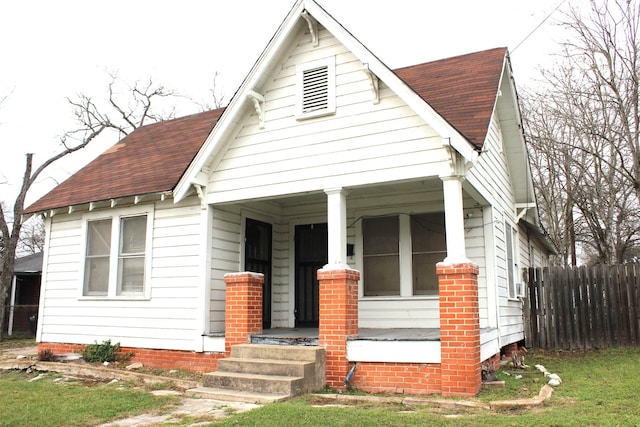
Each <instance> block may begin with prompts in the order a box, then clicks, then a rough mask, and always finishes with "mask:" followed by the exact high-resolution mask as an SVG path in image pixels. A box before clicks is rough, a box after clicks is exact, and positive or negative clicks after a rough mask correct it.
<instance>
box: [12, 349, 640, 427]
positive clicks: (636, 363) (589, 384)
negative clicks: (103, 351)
mask: <svg viewBox="0 0 640 427" xmlns="http://www.w3.org/2000/svg"><path fill="white" fill-rule="evenodd" d="M525 362H526V363H527V365H529V366H530V368H529V369H528V370H524V371H521V370H517V371H516V370H512V369H510V368H508V367H507V368H505V369H503V370H501V371H500V372H499V373H498V376H499V379H502V380H505V381H506V383H507V386H506V387H505V388H504V389H500V390H483V391H482V392H481V393H480V395H479V396H478V398H477V400H479V401H481V402H490V401H494V400H506V399H517V398H528V397H533V396H534V395H536V394H537V393H538V391H539V390H540V388H541V387H542V385H544V384H545V382H546V381H545V379H544V377H543V376H542V374H541V373H540V372H538V371H537V370H536V369H535V368H534V367H533V366H534V365H536V364H542V365H544V366H545V367H546V368H547V370H548V371H549V372H552V373H556V374H558V375H559V376H560V377H561V378H562V381H563V383H562V385H561V386H559V387H556V390H555V392H554V393H553V396H552V397H551V398H550V399H549V400H548V401H546V402H545V403H544V404H543V405H542V406H538V407H535V408H533V409H518V410H501V411H488V410H477V409H475V410H474V409H443V408H440V407H428V406H422V405H415V406H408V405H402V404H378V403H366V404H363V403H359V404H353V405H348V406H328V405H326V404H322V405H318V403H319V399H317V398H315V397H314V396H303V397H299V398H296V399H292V400H290V401H288V402H283V403H274V404H269V405H265V406H263V407H262V408H259V409H255V410H252V411H249V412H245V413H241V414H231V413H230V414H229V416H228V417H227V418H226V419H224V420H221V421H219V422H216V423H213V424H209V425H216V426H234V425H239V426H266V427H269V426H277V427H287V426H349V427H353V426H379V425H380V426H413V425H415V426H424V425H429V426H484V425H491V426H519V427H522V426H640V403H639V402H638V400H639V399H640V349H637V348H634V349H614V350H602V351H590V352H553V353H545V352H541V351H531V352H529V354H528V355H527V358H526V361H525ZM516 375H521V376H522V378H520V379H516ZM35 376H36V373H31V374H27V373H24V372H15V371H8V372H2V371H0V426H34V425H43V426H44V425H46V426H86V425H96V424H99V423H103V422H107V421H109V420H113V419H117V418H122V417H124V416H126V415H133V414H140V413H160V414H162V413H167V412H168V411H169V410H170V407H171V406H172V405H173V404H175V403H176V398H175V397H155V396H153V395H151V394H149V393H147V392H146V391H144V390H140V389H134V388H127V387H126V385H125V387H123V385H122V383H118V384H104V383H99V382H89V381H82V380H79V381H71V382H54V379H55V378H56V377H57V376H56V375H54V374H46V376H45V377H44V378H43V379H41V380H39V381H34V382H29V381H28V380H29V379H30V378H33V377H35ZM356 376H357V371H356ZM434 397H439V396H434ZM180 425H189V420H188V419H185V421H184V423H182V424H180Z"/></svg>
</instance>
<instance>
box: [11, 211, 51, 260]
mask: <svg viewBox="0 0 640 427" xmlns="http://www.w3.org/2000/svg"><path fill="white" fill-rule="evenodd" d="M44 239H45V231H44V221H43V220H42V218H41V217H40V216H33V217H31V218H29V219H28V220H27V221H25V222H24V223H23V224H22V230H20V241H19V242H18V248H17V252H18V253H20V254H22V255H33V254H37V253H39V252H42V251H43V250H44Z"/></svg>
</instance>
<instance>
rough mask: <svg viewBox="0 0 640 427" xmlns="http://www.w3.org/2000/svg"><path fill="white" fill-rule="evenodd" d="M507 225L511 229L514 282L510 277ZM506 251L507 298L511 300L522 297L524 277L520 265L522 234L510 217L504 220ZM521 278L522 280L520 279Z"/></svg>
mask: <svg viewBox="0 0 640 427" xmlns="http://www.w3.org/2000/svg"><path fill="white" fill-rule="evenodd" d="M507 227H508V228H509V230H510V231H511V260H512V263H513V265H512V266H511V268H513V283H511V281H510V278H509V253H508V251H509V248H508V245H507V231H508V230H507ZM504 233H505V234H504V251H505V275H506V282H507V298H508V299H510V300H517V299H518V297H520V296H521V295H520V292H519V289H520V287H521V286H520V285H519V282H520V281H522V279H521V278H520V277H519V267H518V266H519V265H520V250H519V247H520V235H519V233H518V228H517V227H516V226H515V225H514V224H513V223H512V222H511V221H509V220H508V219H506V218H505V220H504ZM519 278H520V280H518V279H519Z"/></svg>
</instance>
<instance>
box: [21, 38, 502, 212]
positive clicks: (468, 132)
mask: <svg viewBox="0 0 640 427" xmlns="http://www.w3.org/2000/svg"><path fill="white" fill-rule="evenodd" d="M506 54H507V50H506V49H505V48H497V49H491V50H486V51H482V52H476V53H472V54H468V55H463V56H457V57H454V58H448V59H443V60H439V61H435V62H428V63H425V64H420V65H414V66H411V67H406V68H401V69H398V70H395V73H396V74H397V75H398V77H400V78H401V79H402V80H403V81H404V82H405V83H406V84H407V85H408V86H409V87H411V88H412V89H413V90H414V91H415V92H416V93H417V94H418V95H419V96H420V97H422V99H424V100H425V101H426V102H428V103H429V105H431V107H433V108H434V109H435V110H436V111H437V112H438V114H440V115H441V116H442V117H443V118H444V119H445V120H447V121H448V122H449V124H451V125H452V126H453V127H454V128H456V129H457V130H458V131H459V132H460V133H461V134H462V135H464V136H465V137H466V138H467V139H468V140H469V142H470V143H472V144H473V145H474V146H475V147H477V148H482V144H483V143H484V140H485V136H486V133H487V128H488V126H489V120H490V118H491V114H492V113H493V108H494V104H495V101H496V96H497V93H498V85H499V83H500V76H501V73H502V67H503V64H504V59H505V56H506ZM222 111H223V109H218V110H213V111H208V112H204V113H200V114H194V115H191V116H187V117H182V118H179V119H175V120H167V121H164V122H160V123H155V124H151V125H147V126H144V127H141V128H139V129H137V130H136V131H134V132H132V133H131V134H130V135H128V136H127V137H126V138H124V139H123V140H121V141H120V142H119V143H117V144H116V145H114V146H113V147H111V148H110V149H109V150H107V151H106V152H104V153H103V154H102V155H100V156H99V157H97V158H96V159H95V160H94V161H92V162H91V163H89V164H88V165H87V166H85V167H84V168H82V169H80V171H78V172H77V173H76V174H74V175H73V176H71V177H70V178H69V179H67V180H66V181H64V182H63V183H62V184H60V185H58V186H57V187H56V188H54V189H53V190H52V191H51V192H49V193H48V194H46V195H45V196H44V197H42V198H41V199H39V200H38V201H36V202H35V203H34V204H32V205H31V206H29V207H28V208H27V209H26V210H25V213H34V212H42V211H45V210H50V209H56V208H64V207H67V206H74V205H80V204H86V203H89V202H97V201H102V200H109V199H115V198H121V197H130V196H137V195H143V194H151V193H160V192H164V191H171V190H173V189H174V188H175V186H176V185H177V184H178V181H179V180H180V178H181V177H182V175H183V174H184V173H185V171H186V170H187V168H188V167H189V164H190V163H191V161H192V160H193V158H194V157H195V155H196V154H197V153H198V150H200V148H201V147H202V145H203V144H204V141H205V140H206V138H207V136H208V135H209V133H210V132H211V130H212V129H213V127H214V126H215V124H216V123H217V121H218V119H219V118H220V115H221V114H222Z"/></svg>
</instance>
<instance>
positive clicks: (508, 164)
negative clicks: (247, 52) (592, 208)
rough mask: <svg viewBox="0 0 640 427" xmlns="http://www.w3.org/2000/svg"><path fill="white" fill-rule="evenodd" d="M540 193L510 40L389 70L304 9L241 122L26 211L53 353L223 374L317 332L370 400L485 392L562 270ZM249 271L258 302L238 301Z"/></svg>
mask: <svg viewBox="0 0 640 427" xmlns="http://www.w3.org/2000/svg"><path fill="white" fill-rule="evenodd" d="M389 37H392V35H389ZM403 48H416V47H403ZM420 48H423V47H420ZM533 194H534V193H533V186H532V182H531V175H530V173H529V166H528V162H527V154H526V150H525V144H524V138H523V134H522V127H521V121H520V112H519V109H518V100H517V94H516V89H515V86H514V81H513V78H512V74H511V67H510V63H509V56H508V52H507V50H506V49H505V48H497V49H491V50H486V51H482V52H476V53H471V54H469V55H463V56H459V57H455V58H449V59H444V60H441V61H435V62H431V63H426V64H420V65H415V66H412V67H406V68H402V69H399V70H390V69H389V68H387V67H386V66H385V65H384V64H383V63H382V62H381V61H380V60H379V59H378V58H377V57H376V56H374V54H372V53H371V52H369V50H367V48H366V47H365V46H363V45H362V44H361V43H360V42H359V41H358V40H356V39H355V38H354V37H353V36H352V35H351V34H350V33H349V32H348V31H347V30H345V29H344V28H343V27H342V26H341V25H340V24H339V23H338V22H336V21H335V20H334V19H333V18H332V17H331V16H330V15H329V14H328V13H327V12H325V11H324V10H323V9H322V8H321V7H319V6H318V5H317V4H316V3H315V2H313V1H310V0H299V1H297V2H296V3H295V5H294V7H293V9H292V10H291V12H290V13H289V15H288V16H287V17H286V19H285V20H284V22H283V23H282V25H281V26H280V28H279V29H278V31H277V33H276V34H275V36H274V37H273V38H272V40H271V41H270V42H269V44H268V45H267V47H266V49H265V50H264V52H263V54H262V55H261V57H260V58H259V59H258V61H257V62H256V63H255V66H254V67H253V69H252V70H251V71H250V72H249V74H248V76H247V77H246V79H245V80H244V82H243V84H242V86H241V87H240V88H239V89H238V91H237V92H236V94H235V95H234V97H233V99H232V100H231V102H230V104H229V105H228V107H227V108H226V109H224V110H223V109H220V110H215V111H209V112H205V113H201V114H196V115H192V116H188V117H183V118H180V119H176V120H171V121H167V122H162V123H157V124H152V125H148V126H145V127H143V128H140V129H138V130H136V131H135V132H133V133H132V134H131V135H129V136H127V137H126V138H125V139H123V140H122V141H121V142H120V143H118V144H117V145H115V146H114V147H112V148H111V149H109V150H108V151H106V152H105V153H104V154H103V155H102V156H100V157H98V158H97V159H96V160H94V161H93V162H92V163H90V164H89V165H87V166H86V167H84V168H83V169H81V170H80V171H79V172H78V173H77V174H75V175H74V176H72V177H71V178H69V179H68V180H67V181H65V182H63V183H62V184H60V185H59V186H58V187H56V188H55V189H54V190H52V191H51V192H50V193H49V194H47V195H45V196H44V197H43V198H42V199H40V200H38V201H37V202H36V203H34V204H33V205H32V206H30V207H29V208H28V209H27V212H29V213H40V214H43V215H44V216H45V218H46V230H47V239H46V244H45V262H44V273H43V277H44V287H43V296H42V303H41V307H40V316H39V324H38V335H37V339H38V340H39V341H40V343H41V344H40V346H41V347H48V348H52V349H54V350H68V349H73V348H76V347H77V346H78V345H82V344H89V343H93V342H95V341H98V342H100V341H103V340H107V339H110V340H112V341H113V342H120V343H121V345H122V346H123V347H125V348H127V349H131V351H133V352H134V353H135V354H136V358H137V359H139V360H141V361H143V362H145V363H147V364H155V365H158V366H160V365H163V364H164V365H169V366H178V367H185V368H189V369H196V370H201V371H203V370H210V369H215V367H216V363H217V360H218V359H220V358H222V357H225V355H227V354H228V352H229V349H230V346H231V345H233V344H235V343H240V342H246V341H247V340H248V339H249V335H252V334H258V333H260V332H263V331H262V330H263V329H268V330H269V331H268V332H269V333H274V330H275V329H278V328H297V329H298V330H301V329H303V328H319V329H318V331H317V337H318V343H319V346H320V347H322V348H323V349H325V350H326V358H327V360H326V363H327V371H326V379H327V382H328V384H329V385H330V386H332V387H341V386H342V380H341V379H342V378H344V376H345V375H346V374H347V371H348V369H349V367H350V366H351V362H358V370H357V375H356V377H355V379H354V381H355V385H356V386H357V387H359V388H361V389H364V390H373V391H376V390H377V391H383V390H385V391H393V390H396V391H404V392H407V393H425V394H428V393H442V394H448V395H451V394H460V395H469V394H475V393H476V392H477V391H478V389H479V386H480V366H481V362H485V361H488V360H489V361H494V362H495V360H496V358H497V357H499V354H500V352H501V349H502V350H503V351H504V349H505V348H506V349H509V350H512V349H513V348H514V346H515V345H517V344H516V343H518V342H519V341H521V340H522V339H523V338H524V332H523V331H524V326H523V307H522V301H521V299H520V298H519V297H520V296H521V295H522V293H523V286H522V285H521V284H522V278H521V274H522V273H521V269H522V268H524V267H528V266H530V265H536V266H537V265H541V264H544V263H546V260H547V255H548V249H547V246H545V242H544V238H543V236H541V234H540V233H539V230H538V228H537V226H536V224H538V223H539V221H538V218H537V211H536V205H535V199H534V195H533ZM441 261H444V262H443V263H441V264H438V268H436V264H437V263H439V262H441ZM318 269H321V271H320V273H319V274H317V271H318ZM245 271H250V272H260V273H263V274H264V288H263V289H264V292H263V293H262V295H263V297H261V298H262V304H261V305H260V304H258V307H257V308H256V307H251V306H250V303H247V299H246V298H245V297H247V296H248V297H249V298H250V297H251V292H250V291H246V293H247V294H246V295H240V296H238V295H239V294H238V293H237V292H235V291H234V292H233V293H230V292H229V289H230V287H231V286H235V285H236V284H238V283H244V284H247V283H249V288H250V287H251V286H253V284H255V283H254V282H256V283H257V282H260V281H261V280H263V279H262V278H261V277H262V276H259V275H258V276H256V275H254V274H242V272H245ZM230 273H236V274H230ZM225 282H226V283H225ZM258 285H259V283H258ZM333 286H337V292H342V293H343V294H341V296H340V298H343V299H344V301H346V302H345V303H339V300H338V299H337V298H338V297H335V296H330V295H329V294H328V292H329V291H328V290H329V289H331V287H333ZM258 287H259V286H258ZM234 289H235V288H234ZM243 298H244V299H243ZM337 301H338V302H337ZM344 301H343V302H344ZM331 304H335V305H336V306H335V307H333V308H331V307H330V305H331ZM345 304H346V305H345ZM345 307H347V308H345ZM260 308H262V310H261V311H260V310H259V309H260ZM254 309H255V310H254ZM242 310H244V311H242ZM240 311H242V313H243V315H244V316H245V317H243V318H241V319H240V320H238V318H235V317H233V315H235V314H237V313H238V312H240ZM260 312H261V313H263V314H262V315H259V316H260V319H259V321H258V322H257V324H255V322H254V323H251V322H252V321H255V320H256V319H255V316H256V314H255V313H260ZM231 322H233V323H234V326H233V327H231V326H230V323H231ZM238 324H240V326H241V327H240V328H237V326H238ZM312 331H313V329H312ZM382 336H384V339H383V338H381V337H382ZM399 384H400V386H399Z"/></svg>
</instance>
